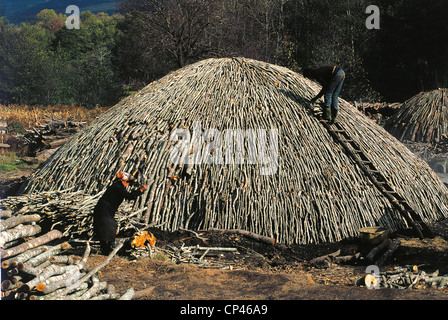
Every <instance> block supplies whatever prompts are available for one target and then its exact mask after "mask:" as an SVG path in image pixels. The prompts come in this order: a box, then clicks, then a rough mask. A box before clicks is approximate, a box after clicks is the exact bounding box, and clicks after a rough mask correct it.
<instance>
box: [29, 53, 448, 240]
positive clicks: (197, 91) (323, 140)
mask: <svg viewBox="0 0 448 320" xmlns="http://www.w3.org/2000/svg"><path fill="white" fill-rule="evenodd" d="M319 90H320V86H319V85H317V84H316V83H314V82H312V81H311V80H309V79H306V78H304V77H303V76H302V75H300V74H297V73H294V72H292V71H290V70H288V69H286V68H283V67H280V66H275V65H271V64H267V63H264V62H260V61H255V60H249V59H244V58H233V59H230V58H228V59H227V58H226V59H208V60H204V61H200V62H198V63H196V64H192V65H189V66H187V67H185V68H183V69H180V70H178V71H175V72H173V73H171V74H169V75H167V76H166V77H164V78H162V79H160V80H158V81H155V82H154V83H152V84H150V85H149V86H147V87H146V88H144V89H143V90H141V91H140V92H137V93H135V94H133V95H131V96H129V97H127V98H125V99H124V100H122V101H121V102H120V103H119V104H117V105H116V106H115V107H113V108H111V109H109V110H108V111H107V112H105V113H103V114H102V115H101V116H100V117H99V118H98V119H97V120H96V121H94V122H92V123H90V124H89V125H88V126H87V127H86V128H84V129H83V131H82V132H80V133H78V134H76V136H74V137H73V138H72V139H71V140H70V141H69V142H67V143H66V144H64V145H63V146H62V147H61V148H60V149H58V150H57V151H56V153H55V154H54V156H53V157H51V158H50V159H49V161H47V162H46V163H45V165H43V166H42V167H41V168H40V169H39V170H38V171H36V172H35V173H34V174H33V175H31V176H30V178H29V179H28V181H27V182H26V183H25V184H24V185H23V187H22V188H21V190H20V193H26V194H35V193H39V192H43V191H54V190H63V189H68V188H72V187H73V188H74V189H73V191H78V190H82V191H83V193H85V194H88V195H92V196H95V195H96V194H98V193H100V192H102V191H103V190H105V188H107V186H108V185H109V184H110V183H111V182H112V180H113V179H114V177H115V175H116V173H117V172H119V171H125V172H130V173H134V172H140V173H141V176H142V177H143V181H142V182H143V183H145V184H146V185H148V190H147V191H146V192H145V193H144V194H143V195H142V196H141V197H140V198H139V199H138V200H136V202H135V203H134V205H133V209H134V210H135V211H136V212H137V211H138V212H139V213H138V214H137V215H136V216H135V219H136V220H138V221H139V222H140V223H142V224H143V225H161V226H162V227H161V228H162V229H163V230H164V231H176V230H179V229H180V228H185V229H189V230H212V229H223V230H226V229H229V230H233V229H239V230H245V231H248V232H252V233H254V234H259V235H262V236H265V237H269V238H274V239H275V242H276V243H283V244H291V243H297V244H307V243H318V242H334V241H339V240H342V239H346V238H350V237H356V236H357V232H358V230H359V229H360V228H362V227H366V226H376V225H381V226H384V227H386V228H388V229H390V230H391V231H395V230H398V229H403V228H407V227H408V226H407V224H406V222H405V221H404V220H403V219H402V218H401V216H400V215H399V213H398V212H397V211H396V209H395V208H394V206H393V205H392V204H391V203H390V202H389V201H388V200H387V198H385V197H384V196H382V194H381V193H379V191H378V190H377V188H376V187H375V186H374V185H373V184H372V183H371V181H370V180H369V178H368V177H366V176H365V175H364V173H363V172H362V171H361V170H360V169H359V167H358V166H357V164H356V163H354V161H353V160H352V159H351V158H350V157H349V156H348V155H347V154H346V153H345V152H344V150H343V149H342V148H341V146H340V144H338V143H337V142H335V141H334V140H333V138H332V136H331V135H330V134H329V133H328V131H327V130H326V128H325V127H324V126H322V124H321V123H320V122H319V119H318V118H316V117H314V115H313V113H312V111H311V110H310V106H311V103H310V102H309V100H310V99H311V98H312V97H314V96H315V95H316V94H317V93H318V92H319ZM340 106H341V108H340V109H341V110H340V121H341V122H342V123H343V125H344V126H345V130H346V131H347V132H348V133H349V134H350V136H351V137H352V138H353V139H354V140H355V141H356V142H357V143H358V144H359V145H360V146H361V147H362V148H363V150H364V152H365V153H366V154H368V155H369V157H370V158H371V159H372V162H373V163H374V164H375V167H377V168H378V169H379V170H380V171H381V172H382V174H383V175H384V176H385V177H387V178H388V179H389V180H390V185H392V186H393V187H394V188H396V189H397V190H398V191H399V192H400V194H402V195H403V196H404V197H405V198H406V200H407V201H408V202H409V203H410V204H411V205H412V207H413V208H415V210H416V212H417V214H418V215H420V216H421V217H422V219H423V220H424V221H425V222H430V221H437V220H440V219H443V218H448V190H446V187H445V186H444V185H443V184H442V183H441V182H440V179H439V178H438V177H437V176H436V175H435V173H434V172H433V170H431V169H430V168H429V167H428V165H427V164H425V163H424V162H423V161H421V160H420V159H418V158H417V157H416V156H415V155H413V154H412V153H411V152H410V151H409V150H408V149H407V148H406V147H405V146H403V145H402V144H401V143H399V142H397V140H396V139H395V138H393V137H392V136H391V135H390V134H388V133H387V132H386V131H385V130H384V129H383V128H382V127H380V126H378V125H377V124H375V123H374V122H373V121H372V120H370V119H368V118H367V117H365V116H364V115H363V114H362V113H361V112H359V110H357V109H356V108H355V107H353V106H352V105H350V104H348V103H347V102H345V101H343V100H341V104H340ZM232 129H233V130H240V131H241V132H242V133H244V134H245V136H243V138H241V136H235V137H234V139H233V140H231V141H230V142H229V141H228V142H229V143H228V145H227V147H226V145H225V143H224V144H221V146H222V147H223V148H221V150H220V149H219V148H218V147H216V146H217V145H218V146H219V145H220V144H219V135H218V134H217V133H221V137H222V136H224V135H225V133H226V131H227V130H232ZM182 130H184V131H183V132H185V130H186V131H188V132H189V133H190V136H191V140H190V141H187V142H186V143H187V147H188V148H187V150H188V155H187V157H186V158H185V159H184V160H185V161H184V162H181V163H174V162H173V161H171V160H170V159H171V152H172V151H173V148H175V147H177V146H178V145H179V143H180V138H179V137H177V139H173V133H175V132H178V131H182ZM251 130H252V131H251ZM253 130H255V131H253ZM257 130H259V131H257ZM275 130H277V131H275ZM273 131H274V132H278V136H275V135H272V132H273ZM211 132H213V133H216V134H217V135H216V138H217V141H216V142H217V144H216V145H214V146H215V147H216V149H213V148H212V146H211V143H210V139H211V138H210V137H208V136H207V134H211ZM251 132H256V133H260V135H258V136H257V137H258V138H257V141H261V143H259V144H257V143H256V142H255V140H253V139H252V140H251V136H250V133H251ZM262 134H264V138H266V139H265V142H266V143H262V142H263V140H262V138H263V135H262ZM232 141H233V143H235V145H233V146H232ZM253 142H255V143H253ZM263 144H264V146H263ZM239 146H240V147H241V152H240V153H238V155H239V156H241V157H240V158H237V157H235V154H236V152H233V153H232V152H231V151H232V149H233V150H236V148H237V147H239ZM210 148H212V149H210ZM212 151H213V152H212ZM215 151H216V152H215ZM220 151H221V152H220ZM232 156H233V157H232ZM262 156H265V157H262ZM187 158H188V159H187ZM206 160H207V161H206ZM266 160H267V161H266ZM266 169H274V171H273V174H263V172H266Z"/></svg>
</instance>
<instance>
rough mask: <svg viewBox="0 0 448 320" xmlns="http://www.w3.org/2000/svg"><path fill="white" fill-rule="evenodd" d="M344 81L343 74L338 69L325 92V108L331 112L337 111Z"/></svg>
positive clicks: (342, 71)
mask: <svg viewBox="0 0 448 320" xmlns="http://www.w3.org/2000/svg"><path fill="white" fill-rule="evenodd" d="M344 80H345V72H344V70H342V69H340V70H339V71H338V72H336V74H335V75H334V77H333V79H332V80H331V83H330V86H329V87H328V90H327V92H325V107H326V108H330V107H331V109H333V110H338V109H339V94H340V93H341V89H342V85H343V84H344Z"/></svg>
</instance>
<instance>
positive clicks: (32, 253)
mask: <svg viewBox="0 0 448 320" xmlns="http://www.w3.org/2000/svg"><path fill="white" fill-rule="evenodd" d="M46 196H48V194H47V195H46ZM8 201H9V203H11V202H10V201H11V199H8ZM30 203H32V205H33V208H35V209H36V208H37V206H36V200H35V199H34V202H32V201H31V202H30ZM30 203H28V205H30ZM47 204H48V202H47ZM2 207H3V208H5V203H2ZM8 207H9V208H8V209H3V210H1V218H2V220H0V228H1V234H0V247H1V259H2V261H1V268H2V269H1V271H2V277H1V279H2V282H1V295H2V299H9V300H49V299H50V300H51V299H59V300H88V299H95V300H99V299H132V297H133V296H134V291H133V289H129V290H128V292H126V293H125V294H124V295H120V294H119V293H118V292H115V289H114V287H113V286H112V285H109V284H107V283H106V282H104V281H101V279H100V276H99V273H98V271H99V270H100V269H101V268H102V267H104V266H105V265H107V264H108V263H109V261H110V260H111V259H112V257H113V256H114V255H115V254H116V253H117V251H118V250H119V249H120V248H121V247H122V246H123V243H120V244H119V245H118V246H117V247H116V249H115V250H114V251H113V252H112V253H111V254H110V255H109V256H108V257H107V259H106V260H105V261H104V262H103V263H102V264H101V265H99V266H97V267H95V268H94V269H92V270H88V268H87V266H86V263H87V259H88V257H89V255H90V244H89V242H87V245H86V248H85V252H84V254H83V256H82V258H79V257H76V256H72V255H69V254H68V253H69V252H70V249H72V246H71V244H70V243H69V242H66V241H64V240H63V238H64V234H63V232H61V231H59V230H56V229H52V230H49V231H46V229H47V226H48V225H47V224H45V220H46V218H45V213H43V214H36V213H35V212H36V211H38V210H34V211H33V210H30V211H29V212H28V211H27V210H28V209H30V208H31V207H22V209H25V210H18V211H17V212H14V209H15V207H14V206H11V205H9V206H8ZM41 209H42V207H41Z"/></svg>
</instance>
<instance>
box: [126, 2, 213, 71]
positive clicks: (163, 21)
mask: <svg viewBox="0 0 448 320" xmlns="http://www.w3.org/2000/svg"><path fill="white" fill-rule="evenodd" d="M216 2H217V1H216V0H182V1H181V0H124V1H123V3H122V5H121V10H122V11H124V12H125V13H126V14H127V16H128V19H130V20H134V21H138V22H139V23H140V27H141V28H140V32H141V35H142V37H144V39H145V47H146V48H144V49H145V50H144V51H145V52H147V53H154V52H156V51H159V52H160V51H162V52H164V53H166V54H168V55H170V56H171V57H172V58H173V59H174V60H175V61H176V64H177V66H178V67H179V68H181V67H183V66H185V65H187V64H189V63H191V62H192V61H195V60H197V59H199V58H202V57H204V56H208V55H211V54H213V52H214V48H213V46H211V45H210V42H209V41H207V38H208V34H210V33H212V31H211V30H212V29H213V27H214V26H215V25H216V24H217V23H219V19H218V18H217V17H216V13H217V10H216V8H217V6H216Z"/></svg>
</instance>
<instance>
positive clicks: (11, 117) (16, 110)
mask: <svg viewBox="0 0 448 320" xmlns="http://www.w3.org/2000/svg"><path fill="white" fill-rule="evenodd" d="M105 110H107V108H95V109H87V108H84V107H79V106H65V105H59V106H28V105H1V104H0V119H5V120H8V126H12V127H13V128H16V129H18V128H22V129H28V128H31V127H34V126H36V125H39V124H42V122H43V121H45V119H63V120H67V119H69V118H71V119H73V120H84V121H86V122H90V121H92V120H94V119H95V118H96V117H98V116H99V115H100V114H101V113H103V112H104V111H105Z"/></svg>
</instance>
